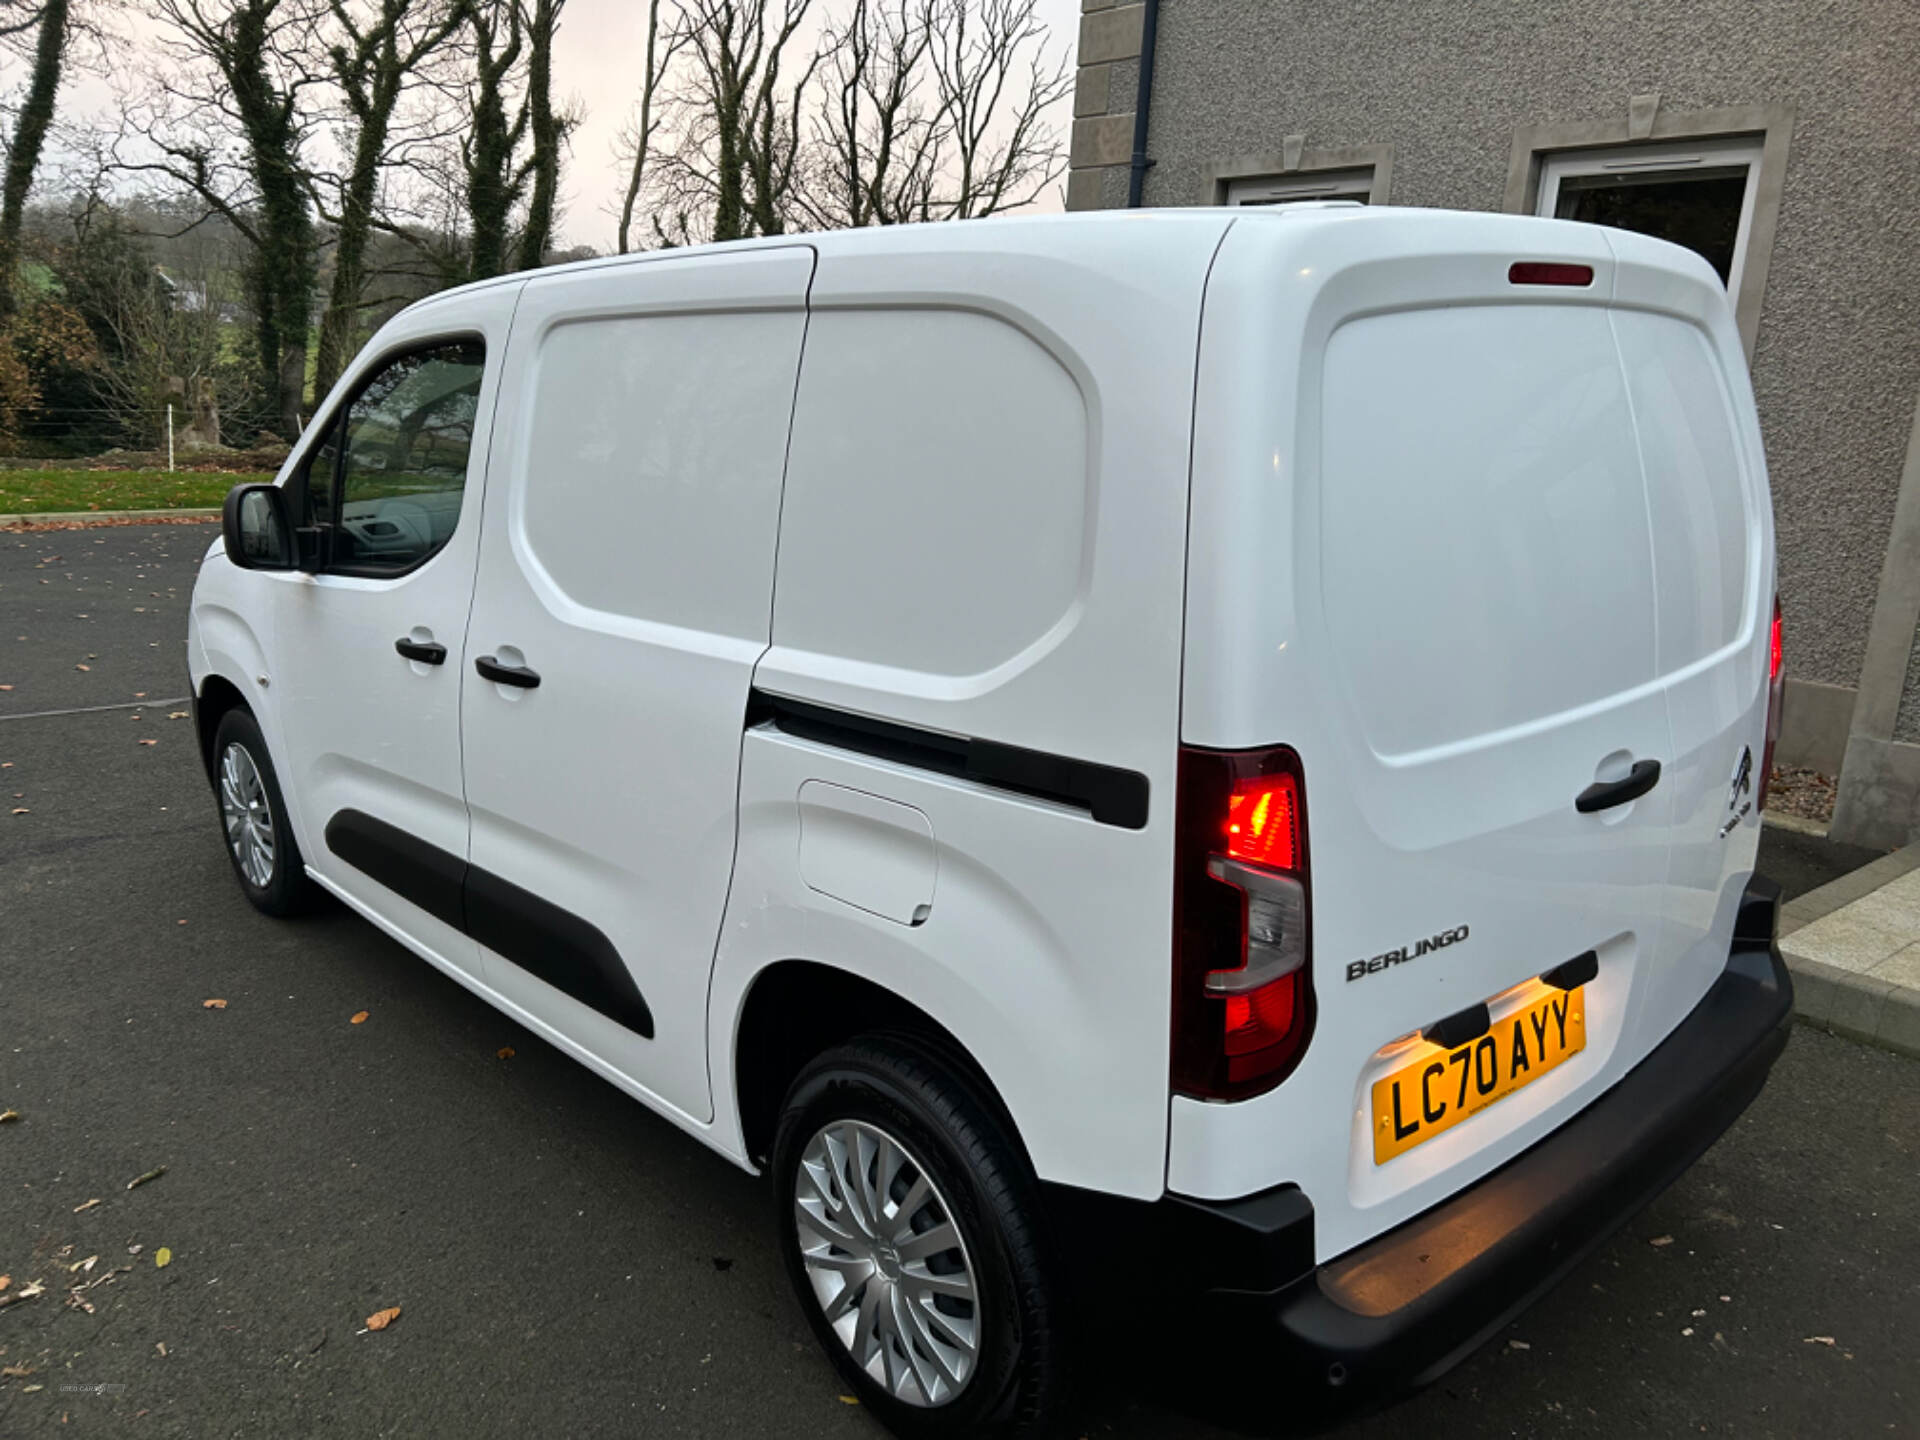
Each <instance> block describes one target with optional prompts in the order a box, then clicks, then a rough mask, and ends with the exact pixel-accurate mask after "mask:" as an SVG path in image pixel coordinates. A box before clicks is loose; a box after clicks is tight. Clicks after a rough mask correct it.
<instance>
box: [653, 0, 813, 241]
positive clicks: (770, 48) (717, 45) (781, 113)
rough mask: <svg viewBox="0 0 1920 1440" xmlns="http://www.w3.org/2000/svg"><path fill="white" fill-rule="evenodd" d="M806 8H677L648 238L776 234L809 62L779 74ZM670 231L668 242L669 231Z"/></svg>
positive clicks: (693, 2)
mask: <svg viewBox="0 0 1920 1440" xmlns="http://www.w3.org/2000/svg"><path fill="white" fill-rule="evenodd" d="M811 4H812V0H679V12H680V13H679V16H678V18H677V20H676V24H675V28H674V36H675V41H676V43H677V44H678V45H679V46H680V47H682V48H683V49H684V53H685V65H684V72H685V73H683V74H682V76H681V77H680V78H679V80H678V82H677V83H676V85H675V89H674V94H673V97H672V100H673V105H672V109H673V112H674V114H673V116H672V127H671V128H672V136H671V140H672V143H671V144H670V145H669V146H668V147H667V148H666V149H665V150H664V151H662V152H660V153H659V155H658V158H659V160H660V161H661V162H662V163H661V164H660V166H659V167H658V169H657V170H656V172H655V173H656V179H657V182H658V188H659V194H658V195H657V197H656V198H657V200H658V201H659V206H658V209H659V210H661V211H663V212H665V214H666V215H668V216H671V217H673V218H671V219H668V220H665V221H664V222H663V218H662V215H661V214H656V215H655V217H654V220H653V224H654V228H655V232H656V234H657V235H659V236H660V238H662V239H674V240H676V241H680V240H686V239H693V238H704V239H710V240H737V239H740V238H741V237H742V236H746V235H778V234H780V233H782V232H783V231H784V230H785V229H786V228H787V220H788V217H789V215H790V214H791V212H792V209H793V187H794V180H795V177H796V175H797V173H798V167H799V161H800V143H801V124H800V112H801V107H802V105H803V103H804V99H805V97H806V95H807V93H808V86H809V83H810V82H811V79H812V76H813V72H814V70H815V68H816V67H817V66H818V64H819V59H820V57H819V55H818V54H817V53H816V54H814V55H811V56H807V57H805V60H804V63H803V64H802V65H801V67H800V70H799V73H798V75H797V76H796V77H794V78H793V79H791V80H788V79H787V78H784V76H783V73H782V72H783V68H784V67H785V66H786V63H787V61H788V59H789V54H790V51H792V50H793V49H795V48H797V47H795V46H794V39H795V36H796V34H797V33H798V31H799V30H800V28H801V25H802V23H803V22H804V21H805V19H806V16H807V11H808V9H809V8H810V6H811ZM669 226H671V227H674V229H677V232H678V233H677V234H674V233H672V231H670V230H669V228H668V227H669Z"/></svg>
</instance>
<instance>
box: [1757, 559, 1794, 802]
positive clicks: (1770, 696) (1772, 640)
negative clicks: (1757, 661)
mask: <svg viewBox="0 0 1920 1440" xmlns="http://www.w3.org/2000/svg"><path fill="white" fill-rule="evenodd" d="M1786 686H1787V663H1786V658H1785V656H1784V655H1783V654H1782V653H1781V648H1780V597H1779V596H1778V595H1776V596H1774V597H1773V631H1772V633H1771V634H1770V635H1769V636H1768V637H1767V744H1766V749H1765V750H1764V751H1763V752H1762V754H1761V757H1760V788H1759V790H1758V791H1756V792H1755V795H1754V801H1753V808H1754V809H1755V810H1764V809H1766V808H1767V782H1768V781H1769V780H1771V779H1772V778H1773V742H1774V741H1776V740H1778V739H1779V738H1780V698H1781V695H1782V693H1783V692H1784V691H1785V690H1786Z"/></svg>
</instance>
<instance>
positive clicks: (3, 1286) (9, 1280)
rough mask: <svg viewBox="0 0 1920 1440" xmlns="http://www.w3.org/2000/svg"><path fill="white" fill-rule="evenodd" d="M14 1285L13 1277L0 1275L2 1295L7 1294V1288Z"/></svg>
mask: <svg viewBox="0 0 1920 1440" xmlns="http://www.w3.org/2000/svg"><path fill="white" fill-rule="evenodd" d="M12 1283H13V1276H11V1275H0V1294H4V1293H5V1292H6V1288H7V1287H8V1286H9V1285H11V1284H12Z"/></svg>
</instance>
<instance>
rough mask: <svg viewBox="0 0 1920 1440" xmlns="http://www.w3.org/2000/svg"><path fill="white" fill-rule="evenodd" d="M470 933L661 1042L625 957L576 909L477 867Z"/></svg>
mask: <svg viewBox="0 0 1920 1440" xmlns="http://www.w3.org/2000/svg"><path fill="white" fill-rule="evenodd" d="M467 933H468V934H469V935H471V936H473V938H474V939H476V940H478V941H479V942H480V943H481V944H482V945H484V946H486V947H487V948H488V949H489V950H491V951H493V952H494V953H495V954H497V955H502V956H505V957H506V958H507V959H508V960H511V961H512V962H513V963H514V964H516V965H518V966H519V967H520V968H521V969H523V970H525V971H527V972H528V973H529V974H531V975H537V976H538V977H539V978H540V979H542V980H544V981H546V982H547V983H548V984H549V985H551V986H553V988H554V989H556V990H558V991H560V992H562V993H563V994H566V995H571V996H572V997H573V998H574V999H576V1000H578V1001H579V1002H580V1003H581V1004H582V1005H587V1006H591V1007H592V1008H593V1009H595V1010H598V1011H599V1012H600V1013H601V1014H602V1015H605V1016H606V1017H607V1018H608V1019H609V1020H613V1021H615V1022H617V1023H619V1024H621V1025H624V1026H626V1027H627V1029H629V1030H631V1031H633V1032H634V1034H636V1035H640V1036H643V1037H645V1038H646V1039H648V1040H651V1039H652V1038H653V1011H651V1010H649V1009H648V1008H647V1002H646V1000H645V999H644V998H643V997H642V996H641V994H640V987H639V986H637V985H635V984H634V983H633V974H632V972H631V971H629V970H628V969H627V966H626V962H625V961H623V960H622V959H621V958H620V952H619V951H618V950H616V949H614V948H613V942H612V941H611V940H609V939H608V938H607V937H606V936H605V935H604V934H602V933H601V932H600V931H599V930H598V929H596V928H595V927H594V926H593V925H591V924H589V923H588V922H587V921H585V920H582V919H581V918H580V917H579V916H578V915H575V914H574V913H572V912H571V911H569V910H562V909H561V908H560V907H559V906H558V905H555V904H553V903H552V902H550V901H547V900H542V899H541V898H540V897H539V896H538V895H535V894H534V893H533V892H532V891H531V890H522V889H521V888H520V887H519V886H518V885H514V884H511V883H509V882H508V881H505V880H502V879H501V878H500V877H499V876H497V875H489V874H488V873H487V872H486V871H484V870H481V869H479V868H477V867H474V866H469V867H468V869H467Z"/></svg>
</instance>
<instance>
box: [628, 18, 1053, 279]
mask: <svg viewBox="0 0 1920 1440" xmlns="http://www.w3.org/2000/svg"><path fill="white" fill-rule="evenodd" d="M809 5H810V0H678V5H677V9H678V14H677V16H676V18H675V19H674V21H673V26H672V30H671V31H670V33H671V34H672V35H673V36H674V38H675V40H676V42H677V43H679V44H681V45H683V46H684V47H685V51H684V54H683V55H682V56H681V57H679V59H678V60H677V61H675V62H673V66H672V69H671V70H669V71H668V72H667V74H666V78H665V79H664V80H662V81H660V82H656V85H655V87H650V88H649V90H648V91H645V92H643V101H644V100H645V99H648V98H652V99H656V100H657V99H658V98H660V97H661V96H664V97H665V99H666V106H665V115H664V118H663V120H661V121H658V122H656V121H655V117H654V116H653V114H652V113H651V111H649V110H647V109H646V108H645V106H644V104H643V112H642V113H643V117H644V118H643V121H642V128H643V130H644V134H641V133H634V134H632V135H631V136H630V138H629V140H628V142H627V148H626V152H625V153H626V154H627V155H629V156H630V157H631V159H632V162H633V166H632V169H631V170H630V172H629V187H628V198H627V201H626V204H625V206H624V207H623V210H622V214H621V236H622V244H623V246H624V245H626V244H628V243H630V242H631V234H632V231H633V228H634V222H633V217H634V214H635V212H636V211H637V210H640V209H642V207H643V205H644V207H645V208H647V209H650V210H651V211H652V214H651V215H650V216H648V217H647V218H648V220H649V222H650V225H651V229H652V231H653V234H654V238H655V239H656V240H657V241H659V242H660V243H666V244H678V243H684V242H685V241H688V240H694V239H714V240H726V239H733V238H736V237H738V236H743V235H770V234H778V233H781V232H782V231H784V230H786V229H789V228H791V227H792V225H793V224H795V223H805V224H808V225H812V226H817V227H821V228H843V227H849V226H860V225H895V224H902V223H905V222H909V221H926V220H963V219H969V218H973V217H977V216H983V215H992V214H996V213H998V212H1000V211H1004V210H1009V209H1013V208H1017V207H1019V206H1021V205H1026V204H1030V203H1032V202H1033V201H1034V200H1037V199H1038V198H1039V197H1040V196H1041V195H1042V194H1044V193H1045V191H1046V190H1047V188H1048V187H1049V186H1051V185H1052V184H1054V183H1055V182H1056V181H1057V180H1058V179H1059V177H1060V175H1061V174H1062V172H1063V171H1064V170H1065V168H1066V145H1065V138H1064V135H1063V134H1062V130H1061V127H1060V125H1059V124H1058V123H1057V118H1056V117H1057V114H1058V110H1059V106H1060V103H1061V102H1062V101H1063V100H1064V99H1065V98H1066V96H1067V94H1068V93H1069V92H1070V90H1071V88H1072V76H1071V68H1070V57H1069V55H1068V53H1067V51H1066V48H1065V47H1064V46H1055V45H1054V44H1053V43H1052V42H1051V40H1050V39H1049V36H1048V32H1047V29H1046V26H1045V24H1044V22H1043V21H1042V20H1041V18H1040V15H1039V10H1038V5H1039V0H842V3H841V4H839V5H836V7H835V9H836V14H835V16H834V18H833V19H831V20H829V22H828V23H827V24H826V25H825V26H824V27H823V28H822V30H821V32H820V36H819V41H818V44H817V46H816V47H815V48H814V50H813V51H812V53H811V54H810V55H807V56H805V57H804V58H803V59H799V58H796V52H798V51H799V49H800V47H799V45H798V44H796V33H797V32H798V31H799V30H800V29H801V27H802V24H803V22H804V21H805V20H806V19H807V15H808V9H809ZM789 77H792V78H789ZM656 124H657V125H658V128H659V129H660V132H661V133H659V134H655V133H654V128H653V127H654V126H655V125H656ZM646 167H651V174H650V175H647V174H643V169H645V168H646Z"/></svg>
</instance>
